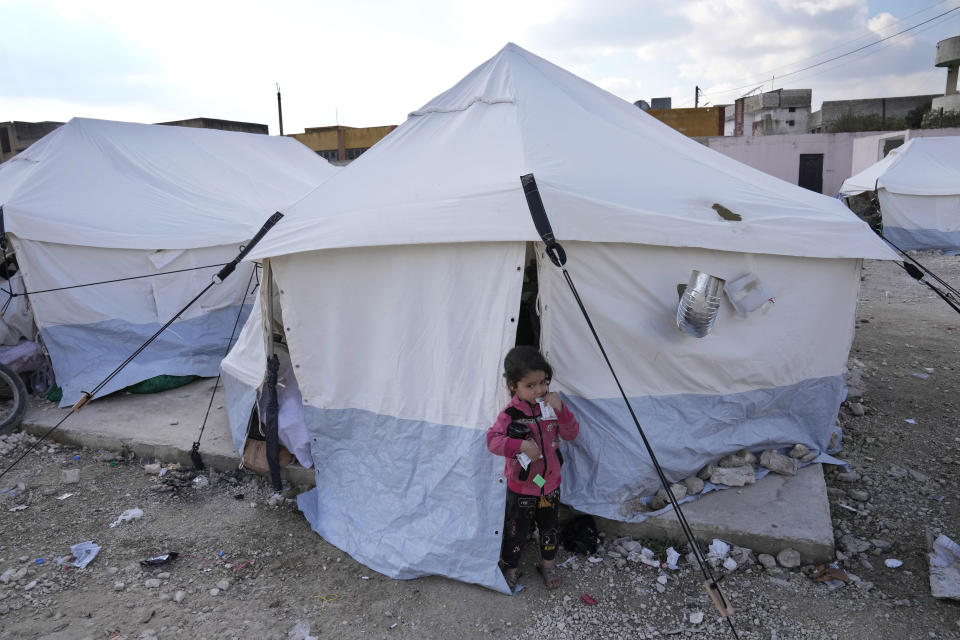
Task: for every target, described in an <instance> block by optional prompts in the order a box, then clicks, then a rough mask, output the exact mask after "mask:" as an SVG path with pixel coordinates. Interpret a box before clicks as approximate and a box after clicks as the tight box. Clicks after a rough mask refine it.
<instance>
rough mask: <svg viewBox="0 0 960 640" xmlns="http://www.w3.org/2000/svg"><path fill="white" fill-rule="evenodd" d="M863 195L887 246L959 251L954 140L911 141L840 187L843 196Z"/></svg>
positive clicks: (958, 159)
mask: <svg viewBox="0 0 960 640" xmlns="http://www.w3.org/2000/svg"><path fill="white" fill-rule="evenodd" d="M868 191H876V192H877V197H878V198H879V201H880V211H881V215H882V217H883V235H884V237H886V238H887V239H889V240H890V241H891V242H892V243H894V244H895V245H897V246H898V247H900V248H901V249H903V250H904V251H908V250H913V249H918V250H941V251H943V252H945V253H950V254H956V253H960V137H944V138H914V139H912V140H910V141H908V142H907V143H906V144H904V145H903V146H902V147H899V148H897V149H894V150H893V151H891V152H890V153H889V154H887V157H885V158H884V159H883V160H880V161H879V162H877V163H876V164H874V165H872V166H870V167H868V168H866V169H864V170H863V171H861V172H860V173H858V174H857V175H855V176H852V177H850V178H847V179H846V180H845V181H844V182H843V186H841V187H840V195H843V196H853V195H856V194H859V193H864V192H868Z"/></svg>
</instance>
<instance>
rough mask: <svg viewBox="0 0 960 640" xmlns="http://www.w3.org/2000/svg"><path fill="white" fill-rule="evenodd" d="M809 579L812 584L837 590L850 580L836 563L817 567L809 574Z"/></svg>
mask: <svg viewBox="0 0 960 640" xmlns="http://www.w3.org/2000/svg"><path fill="white" fill-rule="evenodd" d="M810 577H811V578H813V581H814V582H820V583H822V584H825V585H827V587H828V588H830V589H839V588H840V587H842V586H844V585H846V584H847V583H848V582H850V580H851V578H850V576H849V575H847V572H846V571H844V570H843V569H841V568H840V565H839V564H837V563H836V562H831V563H830V564H821V565H818V566H817V567H815V568H814V570H813V571H811V572H810Z"/></svg>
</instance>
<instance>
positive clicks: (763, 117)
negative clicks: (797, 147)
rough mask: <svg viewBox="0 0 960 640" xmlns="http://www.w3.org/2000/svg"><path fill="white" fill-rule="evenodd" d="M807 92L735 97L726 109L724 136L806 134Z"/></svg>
mask: <svg viewBox="0 0 960 640" xmlns="http://www.w3.org/2000/svg"><path fill="white" fill-rule="evenodd" d="M812 96H813V91H812V90H811V89H777V90H775V91H767V92H765V93H760V94H757V95H753V96H746V97H743V98H739V99H738V100H737V101H736V102H735V103H734V105H733V109H729V108H728V109H727V110H726V117H725V120H724V135H731V136H770V135H779V134H797V133H805V132H806V131H807V126H808V122H809V119H810V101H811V98H812Z"/></svg>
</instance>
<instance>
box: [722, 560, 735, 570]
mask: <svg viewBox="0 0 960 640" xmlns="http://www.w3.org/2000/svg"><path fill="white" fill-rule="evenodd" d="M723 568H724V569H726V570H727V571H736V570H737V561H736V560H734V559H733V558H727V559H726V560H724V561H723Z"/></svg>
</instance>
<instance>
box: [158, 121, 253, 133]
mask: <svg viewBox="0 0 960 640" xmlns="http://www.w3.org/2000/svg"><path fill="white" fill-rule="evenodd" d="M157 124H163V125H168V126H171V127H194V128H196V129H220V130H221V131H239V132H241V133H262V134H263V135H267V134H268V133H269V128H268V127H267V125H265V124H258V123H256V122H237V121H236V120H220V119H219V118H189V119H187V120H174V121H173V122H158V123H157Z"/></svg>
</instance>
